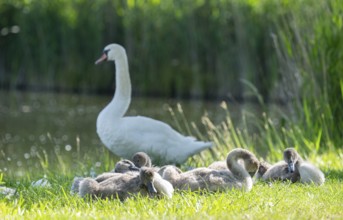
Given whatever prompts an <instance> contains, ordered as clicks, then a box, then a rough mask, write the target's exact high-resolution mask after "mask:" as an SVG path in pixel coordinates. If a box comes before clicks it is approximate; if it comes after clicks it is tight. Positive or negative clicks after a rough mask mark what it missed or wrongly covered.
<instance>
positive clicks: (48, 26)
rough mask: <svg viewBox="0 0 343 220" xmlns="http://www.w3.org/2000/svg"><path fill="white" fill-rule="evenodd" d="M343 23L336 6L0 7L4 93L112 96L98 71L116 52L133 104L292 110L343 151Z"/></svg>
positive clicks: (126, 1)
mask: <svg viewBox="0 0 343 220" xmlns="http://www.w3.org/2000/svg"><path fill="white" fill-rule="evenodd" d="M342 20H343V4H342V2H341V1H340V0H327V1H318V0H302V1H296V0H174V1H172V0H144V1H143V0H120V1H119V0H118V1H115V0H98V1H89V0H0V31H1V32H0V88H2V89H18V88H19V89H30V90H54V91H62V92H70V91H72V92H79V93H105V92H106V93H107V92H113V90H114V74H113V73H114V68H113V66H112V65H101V66H95V65H94V61H95V60H96V59H97V58H98V57H99V56H100V55H101V52H102V49H103V47H104V46H105V45H107V44H108V43H112V42H116V43H119V44H122V45H123V46H125V48H126V50H127V53H128V56H129V65H130V72H131V79H132V83H133V93H134V95H141V96H162V97H176V98H201V99H225V100H230V99H232V100H236V101H250V100H255V101H258V102H259V103H261V104H263V103H268V102H271V101H273V102H275V101H276V102H280V103H291V104H292V109H293V110H294V112H296V114H295V117H296V119H297V121H298V122H299V123H300V124H302V125H303V126H302V128H304V129H306V128H309V130H310V131H312V132H313V134H312V135H313V136H317V137H318V135H319V134H320V139H321V140H322V141H324V143H328V145H332V143H331V142H333V143H334V144H335V145H337V146H342V136H343V114H342V113H343V71H342V70H343V63H342V62H343V29H342V25H343V21H342ZM309 135H311V132H309ZM329 142H330V143H329Z"/></svg>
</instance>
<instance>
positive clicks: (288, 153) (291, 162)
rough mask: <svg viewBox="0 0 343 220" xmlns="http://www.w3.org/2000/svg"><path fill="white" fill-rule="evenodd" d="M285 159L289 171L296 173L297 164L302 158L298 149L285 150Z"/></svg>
mask: <svg viewBox="0 0 343 220" xmlns="http://www.w3.org/2000/svg"><path fill="white" fill-rule="evenodd" d="M283 159H284V160H285V162H286V163H287V165H288V171H289V172H290V173H294V171H295V164H296V163H297V162H298V160H299V159H300V158H299V155H298V153H297V151H296V150H295V149H294V148H287V149H286V150H285V151H284V152H283Z"/></svg>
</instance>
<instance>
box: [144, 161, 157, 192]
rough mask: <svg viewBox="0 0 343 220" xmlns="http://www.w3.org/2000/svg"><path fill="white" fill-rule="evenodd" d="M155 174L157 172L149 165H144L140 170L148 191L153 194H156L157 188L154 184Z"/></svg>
mask: <svg viewBox="0 0 343 220" xmlns="http://www.w3.org/2000/svg"><path fill="white" fill-rule="evenodd" d="M154 175H155V172H154V170H153V169H151V168H148V167H142V169H141V172H140V178H141V181H142V183H143V185H145V186H146V187H147V188H148V192H149V193H150V194H151V195H152V194H156V193H157V190H156V188H155V186H154Z"/></svg>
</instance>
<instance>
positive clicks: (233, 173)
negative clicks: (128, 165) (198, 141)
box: [162, 148, 259, 191]
mask: <svg viewBox="0 0 343 220" xmlns="http://www.w3.org/2000/svg"><path fill="white" fill-rule="evenodd" d="M239 159H241V160H243V164H244V165H243V164H242V163H239V162H238V160H239ZM226 164H227V168H228V169H227V170H213V169H209V168H206V167H203V168H196V169H193V170H190V171H187V172H184V173H180V172H178V171H177V170H176V169H175V168H174V167H172V166H169V167H166V168H165V169H164V172H163V174H162V177H163V178H164V179H166V180H168V181H169V182H170V183H171V184H172V185H173V186H174V188H176V189H180V190H191V191H197V190H202V189H207V190H209V191H218V190H219V191H222V190H226V189H231V188H237V189H243V190H245V191H250V190H251V189H252V186H253V181H252V178H251V176H250V174H249V172H256V171H257V169H258V165H259V161H258V159H257V158H256V157H255V155H254V154H252V153H251V152H249V151H247V150H244V149H240V148H236V149H234V150H232V151H231V152H230V153H229V154H228V156H227V159H226Z"/></svg>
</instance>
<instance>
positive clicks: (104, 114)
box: [98, 53, 131, 126]
mask: <svg viewBox="0 0 343 220" xmlns="http://www.w3.org/2000/svg"><path fill="white" fill-rule="evenodd" d="M115 64H116V73H115V74H116V89H115V93H114V97H113V99H112V101H111V102H110V103H109V104H108V105H107V106H106V107H105V108H104V109H103V110H102V111H101V113H100V114H99V117H98V123H102V122H105V123H112V126H113V122H114V121H115V120H117V119H118V118H121V117H123V116H124V114H125V113H126V111H127V109H128V108H129V105H130V102H131V81H130V75H129V66H128V62H127V56H126V54H125V53H123V54H122V56H121V57H120V58H117V59H116V61H115Z"/></svg>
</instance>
